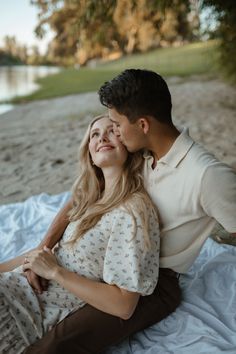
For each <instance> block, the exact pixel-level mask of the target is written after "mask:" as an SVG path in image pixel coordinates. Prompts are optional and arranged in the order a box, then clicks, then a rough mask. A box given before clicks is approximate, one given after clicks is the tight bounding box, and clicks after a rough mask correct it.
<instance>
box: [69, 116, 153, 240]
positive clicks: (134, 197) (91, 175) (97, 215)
mask: <svg viewBox="0 0 236 354" xmlns="http://www.w3.org/2000/svg"><path fill="white" fill-rule="evenodd" d="M102 118H109V117H108V115H100V116H97V117H95V118H94V119H93V120H92V122H91V123H90V124H89V127H88V129H87V131H86V133H85V136H84V138H83V140H82V142H81V145H80V148H79V176H78V178H77V179H76V181H75V183H74V185H73V187H72V198H73V208H72V210H71V212H70V215H69V219H70V221H77V220H80V222H79V223H78V225H77V226H76V230H75V233H74V235H73V239H72V242H73V243H74V242H75V241H76V240H78V239H79V238H81V237H82V236H83V235H84V234H85V233H86V231H88V230H89V229H91V228H92V227H94V226H95V225H96V224H97V222H98V221H99V220H100V219H101V217H102V216H103V215H104V214H106V213H108V212H110V211H111V210H113V209H115V208H117V207H119V206H121V205H122V206H124V207H125V208H126V210H127V212H129V213H130V215H131V216H132V217H133V219H134V222H135V218H134V213H133V211H136V212H137V213H139V215H140V216H141V220H142V223H143V226H144V238H145V244H146V246H147V247H149V246H150V242H149V237H148V220H147V217H146V213H145V211H146V210H147V207H148V206H149V207H151V208H152V209H153V211H154V212H155V213H157V210H156V208H155V206H154V205H153V203H152V202H151V199H150V197H149V196H148V194H147V192H146V191H145V189H144V186H143V177H142V174H141V172H142V166H143V156H142V153H141V152H135V153H128V157H127V160H126V162H125V164H124V169H123V172H122V174H121V177H120V179H119V180H118V181H114V187H113V189H112V190H111V191H110V195H109V197H107V198H106V200H104V199H102V196H103V191H104V186H105V181H104V177H103V173H102V170H101V169H100V168H99V167H97V166H95V165H94V164H93V162H92V159H91V156H90V153H89V141H90V131H91V128H92V126H93V124H94V123H95V122H97V121H98V120H100V119H102ZM135 225H136V223H135ZM157 227H158V226H157ZM134 234H135V231H134Z"/></svg>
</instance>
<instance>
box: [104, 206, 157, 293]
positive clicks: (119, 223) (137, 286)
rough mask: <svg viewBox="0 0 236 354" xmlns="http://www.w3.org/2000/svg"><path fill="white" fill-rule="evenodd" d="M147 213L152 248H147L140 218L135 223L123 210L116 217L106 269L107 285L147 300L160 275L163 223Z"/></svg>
mask: <svg viewBox="0 0 236 354" xmlns="http://www.w3.org/2000/svg"><path fill="white" fill-rule="evenodd" d="M146 212H147V213H148V218H147V219H148V229H149V238H150V242H151V247H150V248H147V247H146V246H145V241H144V232H143V226H142V222H141V218H140V216H139V215H138V214H137V213H134V218H135V219H134V218H133V217H132V216H131V215H130V214H129V213H128V212H127V211H126V210H123V209H122V208H119V209H118V210H117V212H116V213H115V215H114V219H113V224H112V231H111V235H110V238H109V241H108V245H107V249H106V253H105V258H104V269H103V280H104V281H105V282H106V283H108V284H115V285H117V286H118V287H120V288H123V289H126V290H128V291H131V292H138V293H140V294H141V295H143V296H145V295H149V294H151V293H152V292H153V291H154V289H155V286H156V284H157V281H158V273H159V245H160V238H159V236H160V232H159V223H158V219H157V216H156V214H155V213H154V212H153V211H152V210H148V209H147V210H146ZM134 220H135V221H136V225H135V222H134Z"/></svg>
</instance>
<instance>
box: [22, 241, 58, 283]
mask: <svg viewBox="0 0 236 354" xmlns="http://www.w3.org/2000/svg"><path fill="white" fill-rule="evenodd" d="M58 267H59V266H58V263H57V260H56V257H55V256H54V254H53V253H52V251H51V250H50V249H49V248H47V247H44V248H43V250H35V251H32V252H29V253H28V254H27V256H26V257H25V261H24V264H23V270H24V271H27V270H28V269H31V270H32V271H33V272H35V273H36V274H37V275H39V276H40V277H42V278H45V279H47V280H51V279H53V278H54V275H55V273H56V270H57V268H58Z"/></svg>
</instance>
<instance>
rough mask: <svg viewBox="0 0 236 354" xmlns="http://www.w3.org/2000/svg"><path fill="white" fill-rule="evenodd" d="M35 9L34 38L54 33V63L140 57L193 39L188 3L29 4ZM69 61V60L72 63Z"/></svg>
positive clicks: (41, 0)
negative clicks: (36, 15) (47, 31)
mask: <svg viewBox="0 0 236 354" xmlns="http://www.w3.org/2000/svg"><path fill="white" fill-rule="evenodd" d="M32 3H33V4H34V5H36V6H37V7H38V8H39V11H40V13H39V18H40V22H39V25H38V27H37V29H36V33H37V34H38V35H39V36H43V34H44V33H45V28H46V27H45V26H46V25H49V26H50V27H51V28H52V29H53V30H54V31H55V33H56V36H55V38H54V40H53V42H52V44H51V46H50V49H49V56H51V57H53V58H54V59H55V60H56V61H57V62H58V63H59V64H65V63H66V62H67V58H69V61H71V60H73V61H74V63H78V64H80V65H84V64H86V63H87V61H88V60H89V59H93V58H98V57H99V58H101V57H102V58H107V57H108V56H109V55H110V54H111V53H112V54H114V53H118V52H119V53H120V54H124V53H126V54H127V53H129V54H130V53H135V52H140V51H141V52H143V51H146V50H149V49H151V48H157V47H160V46H163V45H165V46H166V45H170V44H172V43H173V42H176V41H178V42H182V41H184V40H191V39H193V38H194V35H193V28H195V27H198V26H199V22H198V21H189V20H188V14H189V12H190V11H193V9H192V8H191V6H190V2H189V1H188V0H173V1H166V0H162V1H160V0H159V1H157V0H156V1H154V0H135V1H134V0H100V1H97V0H81V1H75V0H64V1H62V0H33V1H32ZM72 58H73V59H72Z"/></svg>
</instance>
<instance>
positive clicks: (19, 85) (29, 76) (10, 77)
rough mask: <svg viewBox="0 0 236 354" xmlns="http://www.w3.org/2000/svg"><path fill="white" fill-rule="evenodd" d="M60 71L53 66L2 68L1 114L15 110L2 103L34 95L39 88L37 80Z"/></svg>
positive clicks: (11, 106) (0, 84)
mask: <svg viewBox="0 0 236 354" xmlns="http://www.w3.org/2000/svg"><path fill="white" fill-rule="evenodd" d="M58 71H60V68H57V67H51V66H25V65H22V66H0V114H2V113H4V112H7V111H9V110H10V109H12V108H14V106H13V105H11V104H7V103H2V104H1V101H6V100H9V99H11V98H13V97H15V96H22V95H28V94H30V93H32V92H33V91H35V90H37V89H38V88H39V85H37V84H36V83H35V80H36V79H37V78H40V77H44V76H47V75H49V74H54V73H57V72H58Z"/></svg>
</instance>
